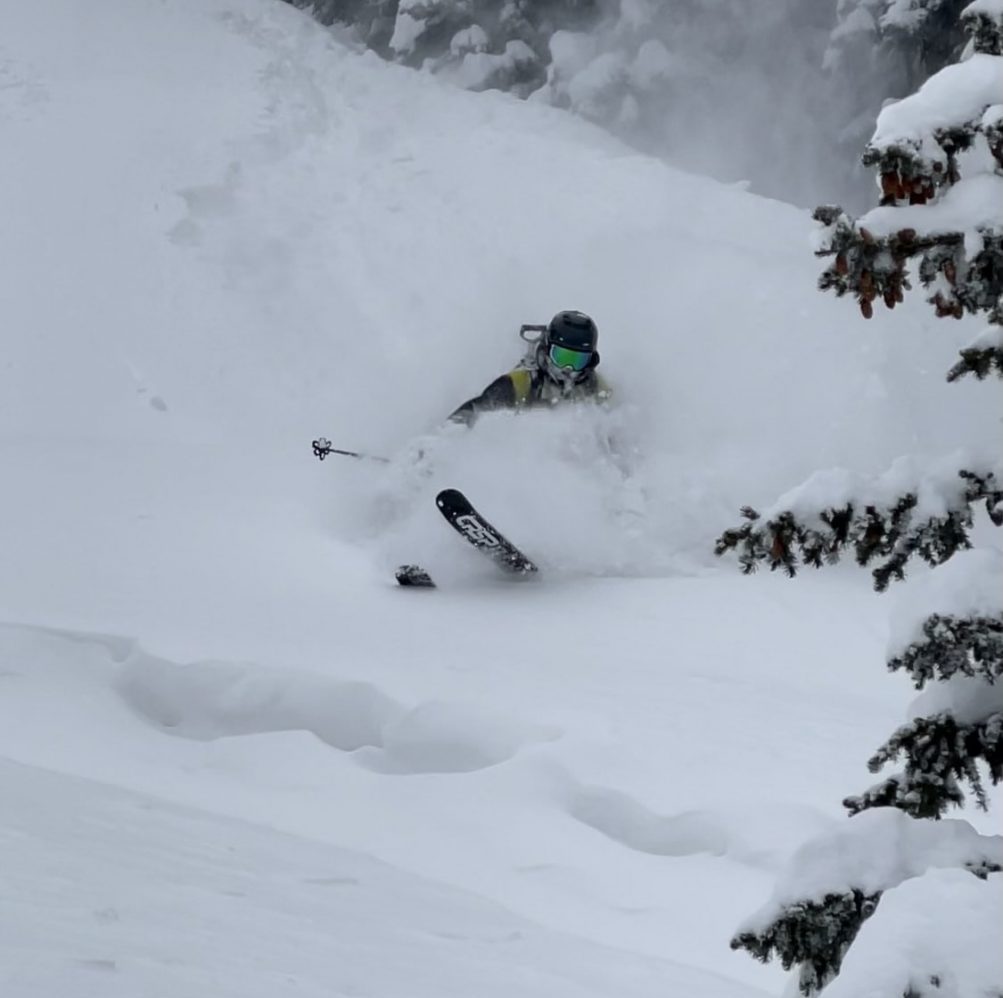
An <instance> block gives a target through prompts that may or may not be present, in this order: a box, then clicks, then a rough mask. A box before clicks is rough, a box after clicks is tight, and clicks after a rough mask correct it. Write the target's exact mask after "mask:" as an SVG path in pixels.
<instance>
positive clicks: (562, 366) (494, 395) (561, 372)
mask: <svg viewBox="0 0 1003 998" xmlns="http://www.w3.org/2000/svg"><path fill="white" fill-rule="evenodd" d="M527 332H536V333H539V334H540V335H539V339H536V340H528V342H530V343H531V344H532V346H531V349H530V352H529V354H528V355H527V356H526V357H525V358H524V359H523V361H522V362H521V363H520V364H519V366H518V367H516V368H515V369H514V370H512V371H509V372H508V374H503V375H501V377H499V378H495V380H494V381H492V382H491V384H490V385H488V386H487V388H485V389H484V391H483V392H481V394H480V395H478V396H476V397H475V398H472V399H470V400H469V401H468V402H464V403H463V405H461V406H460V407H459V408H458V409H457V410H456V411H455V412H453V413H452V415H450V417H449V419H450V420H451V421H452V422H456V423H464V424H465V425H467V426H470V425H472V424H473V423H474V421H475V420H476V419H477V417H478V416H479V415H480V414H481V413H482V412H489V411H491V410H492V409H522V408H529V407H540V406H548V405H557V404H559V403H561V402H577V401H584V400H590V401H594V402H605V401H606V400H607V399H608V398H609V397H610V395H611V390H610V387H609V385H608V384H607V383H606V382H605V381H604V380H603V378H602V377H601V376H600V375H599V374H598V373H597V372H596V367H597V366H598V365H599V352H598V351H597V350H596V344H597V343H598V340H599V330H598V328H597V327H596V324H595V322H593V321H592V319H591V318H589V316H587V315H586V314H585V313H584V312H574V311H567V312H558V313H557V315H555V316H554V318H553V319H551V320H550V322H549V323H548V324H547V325H546V326H532V325H527V326H523V327H522V329H521V330H520V335H521V336H522V337H523V339H527V337H526V333H527Z"/></svg>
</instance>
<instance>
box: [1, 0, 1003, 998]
mask: <svg viewBox="0 0 1003 998" xmlns="http://www.w3.org/2000/svg"><path fill="white" fill-rule="evenodd" d="M6 22H8V23H5V33H4V36H3V38H2V40H0V80H2V81H3V83H4V85H3V86H2V87H0V132H2V134H3V141H4V146H5V148H8V149H14V150H16V155H15V156H13V157H11V156H7V157H3V158H0V191H2V192H3V196H4V197H3V200H4V219H5V222H4V227H3V230H2V232H0V299H2V300H3V302H4V319H5V322H4V327H5V335H4V343H5V351H4V360H3V364H2V365H0V467H2V468H3V483H2V484H3V488H2V491H0V550H3V552H4V567H5V569H6V570H5V571H4V572H3V573H0V620H2V621H3V625H2V627H0V649H2V651H0V690H2V692H3V696H2V697H0V760H2V769H0V780H2V783H3V788H4V801H5V804H4V809H3V814H2V818H0V834H2V835H3V837H4V841H5V843H6V844H5V850H4V854H5V855H6V856H7V857H8V858H9V860H10V862H9V865H8V867H7V869H6V871H5V872H4V873H3V874H2V875H0V884H2V887H3V889H4V894H5V897H6V899H7V900H8V901H12V902H13V904H5V905H4V907H3V913H2V916H0V917H3V919H4V923H3V932H2V934H0V939H2V943H0V945H2V947H3V949H2V950H0V985H2V987H0V992H2V993H3V994H4V996H5V998H6V996H8V995H9V996H12V998H21V996H31V998H50V996H56V995H59V996H62V995H65V994H70V993H72V994H75V995H85V994H100V995H102V996H105V995H112V994H123V995H124V994H130V995H131V994H137V993H143V994H170V995H172V996H179V995H203V994H207V993H212V994H219V995H223V994H229V993H232V994H240V995H244V996H250V998H254V996H257V995H262V996H264V995H268V996H269V998H271V996H273V995H275V994H280V993H283V991H284V990H285V991H289V992H290V993H294V992H295V993H301V994H302V993H306V994H311V993H317V994H332V993H344V994H374V995H396V994H406V995H409V996H413V995H418V994H425V993H427V994H451V993H457V994H458V993H461V992H462V993H464V994H478V995H485V996H488V995H491V994H494V993H498V994H515V993H518V994H527V995H533V994H541V995H542V994H544V993H546V994H547V995H549V996H553V998H563V996H565V995H578V994H581V995H587V994H592V993H603V994H609V993H612V992H614V991H615V992H616V993H617V994H621V995H638V996H640V995H646V994H649V993H651V994H654V993H656V991H657V993H659V994H663V993H666V991H668V992H669V993H675V992H678V993H685V994H690V995H700V996H703V995H707V996H716V995H722V996H723V995H728V996H745V995H752V994H756V993H761V992H762V991H763V990H768V989H774V990H775V989H776V986H777V983H778V981H779V980H780V979H781V974H780V973H779V971H778V970H777V969H776V968H773V967H760V966H758V965H756V964H754V963H752V962H751V961H749V960H748V959H747V958H745V957H743V956H740V955H737V954H733V953H731V952H730V951H729V950H728V948H727V941H728V938H729V936H730V934H731V932H732V931H733V930H734V928H735V927H736V926H737V924H738V923H739V921H740V920H741V919H742V918H743V917H745V916H746V915H747V914H748V913H749V912H750V911H752V910H754V909H755V908H756V907H757V906H758V905H759V904H760V903H761V901H762V899H763V898H764V897H765V896H766V895H767V894H768V891H769V886H770V884H771V883H772V880H773V876H774V874H775V872H776V870H777V869H778V868H779V866H780V865H782V862H783V860H784V858H785V857H786V856H787V855H789V854H790V853H791V852H792V851H793V850H794V849H795V848H796V847H797V846H798V845H799V844H800V842H801V841H803V840H804V839H805V838H807V837H808V836H809V835H811V834H813V833H814V832H816V831H817V830H819V829H820V828H825V827H828V826H829V825H831V824H832V823H834V822H838V821H839V820H841V817H840V809H839V805H838V802H839V800H840V799H841V797H842V796H843V795H845V794H846V793H847V792H850V791H852V790H856V789H859V788H862V787H863V786H864V785H866V783H867V782H868V781H869V777H868V774H867V773H866V772H865V770H864V767H863V763H864V760H865V759H866V757H867V755H868V754H869V752H870V750H871V749H872V748H873V747H874V746H876V745H877V744H878V743H879V742H880V741H881V740H882V739H883V738H884V737H885V735H886V734H887V733H888V731H889V729H890V727H891V726H892V725H894V724H895V723H897V722H898V720H899V719H900V716H901V712H902V709H903V706H904V702H905V700H906V698H907V697H906V693H905V691H904V690H903V689H902V688H901V687H900V684H898V683H896V682H895V681H894V680H892V679H886V677H885V676H884V674H883V670H882V669H881V657H882V651H883V647H884V643H885V612H886V608H885V606H884V604H882V603H881V601H880V599H879V598H878V597H875V596H874V595H873V594H872V593H871V592H870V590H869V585H868V580H867V578H866V577H861V576H859V575H857V574H855V573H852V572H846V573H833V574H830V575H828V576H824V577H823V576H819V577H817V578H806V579H804V581H802V582H800V583H798V584H797V585H789V584H787V583H785V582H784V580H781V579H777V578H772V577H766V578H760V579H753V580H747V579H742V578H740V577H739V576H738V575H737V573H735V572H734V570H733V568H732V566H720V565H715V564H713V563H712V559H711V558H710V556H709V554H708V552H709V544H710V541H711V539H712V538H713V536H714V535H715V534H716V533H718V532H719V531H720V529H722V528H723V527H724V526H727V525H730V524H731V523H732V522H733V520H734V518H735V510H736V508H737V506H738V505H739V504H740V503H742V502H761V501H764V500H768V499H769V498H772V497H773V496H774V495H775V494H777V493H778V492H780V491H781V490H782V489H783V488H786V487H788V486H790V485H792V484H794V483H796V482H797V481H799V480H800V479H801V478H803V477H804V476H805V475H807V474H808V473H809V472H810V471H812V470H814V469H815V468H816V467H819V466H825V465H829V464H837V463H846V464H853V465H854V466H856V467H859V468H861V469H862V470H868V469H879V468H881V467H883V466H885V465H886V464H887V463H888V462H889V461H890V460H891V459H892V458H893V457H895V456H897V455H899V454H901V453H904V452H910V451H938V450H941V449H951V448H953V447H955V446H956V445H957V444H958V443H959V441H960V440H961V439H962V435H963V433H969V429H968V428H969V427H970V426H986V427H991V422H990V420H988V419H985V418H982V417H984V415H985V414H986V413H987V412H988V411H989V410H990V406H991V405H992V404H993V400H992V399H991V396H990V395H989V393H988V390H986V391H981V390H980V389H977V388H970V389H969V388H966V389H958V388H948V387H946V386H944V385H943V384H942V372H943V370H944V369H946V367H947V366H948V365H949V363H950V362H951V360H952V356H953V352H954V349H955V344H956V343H963V342H965V340H966V339H967V338H968V337H969V332H968V331H967V330H966V328H964V326H965V324H959V327H958V328H957V329H956V328H955V327H953V326H952V327H948V328H946V329H945V328H943V326H944V324H941V325H939V326H938V325H935V320H932V319H930V318H929V317H928V316H927V315H926V310H925V309H923V308H922V307H921V306H920V305H919V304H918V303H917V304H916V306H915V307H914V308H912V309H910V308H906V309H902V310H898V309H897V310H896V312H895V313H894V314H892V315H891V316H889V317H887V318H886V319H883V320H882V324H881V327H880V330H879V329H878V327H877V325H876V324H875V325H874V326H872V327H867V326H864V325H863V324H860V323H857V322H855V321H854V320H853V319H852V316H851V315H850V314H849V312H848V311H847V310H846V309H845V307H844V306H843V305H841V304H840V303H836V302H832V301H829V300H826V299H824V298H822V296H820V295H818V294H817V292H815V290H814V275H815V270H816V263H815V261H813V259H812V257H811V256H810V253H809V252H808V250H807V246H808V235H809V228H810V226H809V223H808V222H807V219H806V218H805V216H804V215H803V214H801V213H798V212H796V211H794V210H793V209H790V208H788V207H786V206H783V205H780V204H777V203H772V202H768V201H764V200H761V199H756V198H753V197H750V196H748V195H747V194H744V193H743V192H741V191H738V190H730V189H726V188H722V187H720V186H719V185H716V184H714V183H712V182H710V181H707V180H703V179H701V178H697V177H691V176H687V175H684V174H681V173H677V172H673V171H671V170H669V169H668V168H666V167H665V166H663V165H660V164H658V163H655V162H653V161H650V160H647V159H645V158H643V157H640V156H637V155H636V154H633V153H631V152H630V151H629V150H626V149H625V148H624V147H622V146H620V145H618V144H616V143H615V142H613V141H612V140H611V139H609V138H608V137H605V136H604V135H603V134H602V133H600V132H599V131H597V130H594V129H592V128H590V127H589V126H587V125H585V124H583V123H582V122H577V121H575V120H574V119H572V118H570V117H567V116H565V115H563V114H561V113H560V112H557V111H554V110H551V109H546V108H541V107H536V106H528V105H526V104H523V103H519V102H517V101H515V100H511V99H508V98H505V97H503V96H500V95H497V94H478V95H475V94H469V93H465V92H461V91H457V90H453V89H450V88H449V87H448V86H446V85H444V84H443V83H442V82H441V81H438V80H435V79H430V78H425V77H422V76H419V75H416V74H411V73H408V72H406V71H403V70H399V69H396V68H394V67H390V66H387V65H384V64H382V63H381V62H379V61H378V60H377V59H376V58H375V57H373V56H370V55H363V54H358V53H355V52H352V51H349V50H348V49H346V48H344V47H343V46H341V45H340V44H339V43H338V42H337V41H336V40H335V39H334V38H332V37H331V36H330V35H329V34H327V33H325V32H324V31H323V30H321V29H320V28H319V27H317V26H316V25H315V24H313V23H312V22H311V21H310V20H308V19H307V18H305V17H304V16H302V15H300V14H298V13H297V12H295V11H293V10H291V9H290V8H288V7H287V6H285V5H284V4H281V3H277V2H274V3H273V2H266V0H175V2H173V3H171V4H135V3H128V2H126V0H107V2H105V3H102V4H99V5H97V6H92V7H90V8H88V10H87V12H86V16H85V15H84V13H83V12H81V11H80V10H79V9H78V5H77V4H74V3H73V2H71V0H51V2H49V3H46V4H32V5H23V6H22V7H21V9H19V10H18V12H17V14H16V16H14V17H13V18H7V19H6ZM564 307H578V308H584V309H586V310H588V311H590V312H592V313H593V314H594V315H595V316H596V318H597V320H598V321H599V324H600V328H601V330H602V333H601V348H602V352H603V370H604V371H608V373H609V377H610V378H611V379H612V381H613V382H614V384H615V386H616V389H617V396H618V399H619V400H620V405H619V407H618V408H617V409H616V410H615V411H613V412H611V413H610V414H609V415H606V416H604V415H596V414H594V413H582V412H567V413H547V414H534V415H530V416H520V417H518V418H512V417H509V416H506V415H498V416H494V417H491V418H485V419H484V420H482V421H481V422H480V423H479V424H478V425H477V427H476V428H475V429H474V430H473V431H472V432H469V433H466V432H462V431H458V430H455V429H447V430H441V429H438V427H439V425H440V423H441V420H442V418H443V417H444V416H445V414H446V413H448V412H449V411H450V410H451V409H452V408H453V407H454V406H455V405H456V404H458V403H459V402H460V401H462V400H463V399H464V398H466V397H468V396H469V395H472V394H474V393H475V392H476V391H478V390H479V389H480V388H481V387H482V386H483V384H485V383H486V382H487V381H489V380H490V379H491V378H493V377H494V376H495V375H496V374H497V373H499V372H500V371H502V370H504V369H506V368H507V367H508V366H509V365H510V364H511V363H512V362H513V361H514V360H515V359H516V358H517V357H518V355H519V343H518V340H517V339H516V337H515V330H516V329H517V327H518V324H519V323H520V322H522V321H534V320H535V321H542V320H545V319H546V318H547V317H549V315H550V314H551V313H552V312H554V311H556V310H557V309H559V308H564ZM906 347H908V350H909V354H910V357H911V358H912V360H913V362H912V363H911V364H910V365H908V366H905V367H903V366H902V365H900V364H898V363H896V354H897V353H898V352H900V351H901V350H903V349H904V348H906ZM322 433H323V434H325V435H327V436H329V437H331V438H332V439H333V440H334V442H335V443H336V444H337V445H341V446H348V447H356V448H360V449H363V450H372V451H375V452H377V453H380V452H382V453H388V454H391V455H394V457H395V460H394V462H393V463H392V464H391V465H390V466H389V467H383V466H374V465H366V464H360V463H354V462H343V463H338V461H337V460H336V459H331V461H329V462H327V463H325V464H324V465H319V464H317V463H316V462H314V461H313V459H312V458H311V457H310V453H309V448H308V444H309V441H310V439H311V438H312V437H314V436H317V435H319V434H322ZM963 439H964V442H966V443H972V441H971V439H970V436H965V437H964V438H963ZM975 443H976V444H977V443H979V442H978V441H975ZM983 443H988V436H987V440H986V441H983ZM419 450H420V451H421V452H422V453H423V456H422V457H421V458H420V459H418V457H417V455H418V452H419ZM444 485H459V486H461V487H463V488H464V489H465V490H467V491H468V492H469V494H470V495H471V496H472V497H473V498H474V499H475V501H477V502H478V503H479V505H481V506H482V508H483V509H484V512H485V513H486V514H487V515H488V516H489V517H490V518H492V519H494V520H495V521H497V523H498V524H499V526H503V527H504V529H505V530H506V531H507V532H508V533H509V534H511V535H512V536H513V537H515V538H517V539H518V540H519V541H520V542H522V543H523V545H524V546H525V547H526V548H527V550H529V551H531V552H532V553H533V554H534V556H535V557H536V558H537V559H538V560H539V561H540V563H541V565H542V566H543V568H544V572H543V575H542V577H541V578H540V579H538V580H534V581H533V582H532V583H530V584H527V585H511V584H508V583H506V582H505V580H501V579H498V578H497V577H495V576H494V575H493V574H492V572H491V571H490V567H489V566H485V565H484V564H482V563H481V562H480V561H479V560H478V557H477V556H476V554H475V553H473V552H470V551H467V550H466V549H465V548H464V547H463V546H462V545H461V544H460V543H459V541H457V539H456V538H454V537H453V536H452V535H451V534H450V533H449V531H448V530H447V528H446V527H444V526H443V525H442V524H441V523H440V522H438V518H437V516H436V515H435V513H434V510H433V508H432V505H431V496H432V495H433V494H434V492H435V491H436V489H438V488H441V487H443V486H444ZM404 560H407V561H411V560H420V561H422V562H423V563H427V564H429V566H430V567H431V568H432V569H433V572H434V574H435V575H436V576H437V578H440V579H442V580H443V582H444V583H445V585H444V587H443V588H442V589H441V590H439V591H438V592H435V593H416V592H404V591H399V590H397V589H396V588H395V587H394V586H393V585H392V584H391V583H390V582H389V575H388V572H387V569H388V568H389V567H390V566H392V565H393V564H395V563H396V562H398V561H404ZM848 619H851V620H852V621H853V626H852V628H851V627H847V626H846V623H845V622H846V621H847V620H848ZM343 881H344V882H343ZM343 888H345V889H343ZM347 888H351V889H347ZM158 989H159V990H158Z"/></svg>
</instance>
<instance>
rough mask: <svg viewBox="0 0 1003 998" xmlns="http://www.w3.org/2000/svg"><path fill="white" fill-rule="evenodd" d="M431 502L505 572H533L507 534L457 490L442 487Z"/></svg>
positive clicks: (455, 527)
mask: <svg viewBox="0 0 1003 998" xmlns="http://www.w3.org/2000/svg"><path fill="white" fill-rule="evenodd" d="M435 504H436V505H437V506H438V507H439V512H440V513H442V515H443V516H444V517H445V518H446V520H447V522H448V523H449V525H450V526H451V527H452V528H453V529H454V530H455V531H456V532H457V533H459V534H461V535H462V536H463V537H464V538H466V539H467V540H468V541H469V542H470V543H471V544H473V546H474V547H475V548H477V549H478V550H479V551H483V552H484V553H485V554H486V555H488V557H489V558H491V560H492V561H494V562H495V564H497V565H499V566H500V567H501V568H503V569H504V570H505V571H506V572H511V573H512V574H513V575H529V574H530V573H533V572H536V571H537V568H536V565H534V564H533V562H531V561H530V560H529V558H527V557H526V556H525V555H524V554H523V553H522V552H521V551H520V550H519V549H518V548H517V547H516V546H515V545H514V544H513V543H512V542H511V541H510V540H508V538H507V537H505V536H504V535H503V534H501V533H500V532H499V531H497V530H496V529H495V528H494V527H492V526H491V524H490V523H488V521H487V520H485V519H484V517H483V516H481V515H480V513H478V512H477V510H476V509H474V507H473V506H472V505H471V504H470V500H469V499H467V497H466V496H465V495H464V494H463V493H462V492H460V491H459V490H458V489H443V490H442V491H441V492H440V493H439V494H438V495H437V496H436V497H435Z"/></svg>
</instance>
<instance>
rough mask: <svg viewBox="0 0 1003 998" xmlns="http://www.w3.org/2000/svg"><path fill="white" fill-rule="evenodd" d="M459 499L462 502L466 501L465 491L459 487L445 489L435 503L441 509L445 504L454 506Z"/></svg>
mask: <svg viewBox="0 0 1003 998" xmlns="http://www.w3.org/2000/svg"><path fill="white" fill-rule="evenodd" d="M457 500H459V501H460V502H465V501H466V500H464V498H463V493H462V492H461V491H460V490H459V489H443V490H442V491H441V492H440V493H439V494H438V495H437V496H436V497H435V504H436V506H438V507H439V508H440V509H441V508H442V507H443V506H452V505H455V503H456V502H457Z"/></svg>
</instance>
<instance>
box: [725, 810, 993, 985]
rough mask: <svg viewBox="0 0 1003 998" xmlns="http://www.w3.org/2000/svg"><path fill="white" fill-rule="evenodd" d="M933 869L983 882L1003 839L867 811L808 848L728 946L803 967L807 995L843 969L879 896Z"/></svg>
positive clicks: (964, 826)
mask: <svg viewBox="0 0 1003 998" xmlns="http://www.w3.org/2000/svg"><path fill="white" fill-rule="evenodd" d="M931 869H956V870H965V871H968V872H969V873H971V874H974V875H975V876H976V877H980V878H984V877H986V876H988V875H989V874H990V873H994V872H998V871H999V870H1001V869H1003V836H998V835H997V836H983V835H979V834H978V832H976V831H975V829H974V828H973V827H972V826H971V825H970V824H969V823H968V822H966V821H957V820H952V821H941V822H936V823H935V822H926V821H915V820H913V819H912V818H910V817H908V816H907V815H906V814H904V813H903V812H901V811H899V810H897V809H895V808H881V809H879V810H873V811H869V812H866V813H864V814H861V815H859V816H858V817H856V818H854V819H853V820H852V821H850V822H847V823H846V824H841V825H839V826H838V827H837V828H836V829H834V830H833V831H831V832H829V833H827V834H825V835H821V836H819V837H817V838H815V839H813V840H811V841H810V842H808V843H806V844H805V845H804V846H802V847H801V849H799V850H798V852H797V853H796V854H795V855H794V857H793V859H792V860H791V862H790V864H789V865H788V867H787V869H786V870H785V872H784V874H783V875H782V877H781V879H780V880H779V882H778V883H777V885H776V887H775V888H774V891H773V895H772V897H771V898H770V900H769V901H768V902H767V903H766V904H765V905H764V906H763V907H762V908H760V910H759V911H757V912H756V913H755V914H754V915H752V916H751V917H750V918H749V919H748V920H747V921H746V922H745V923H743V925H741V926H740V927H739V929H738V931H737V932H736V934H735V936H734V938H733V939H732V941H731V946H732V948H733V949H739V948H741V949H746V950H748V951H749V952H751V953H752V954H753V955H754V956H756V957H757V958H758V959H760V960H768V959H770V958H771V957H772V956H774V955H776V956H777V957H778V958H779V959H780V961H781V963H782V964H783V966H784V967H785V968H786V969H790V968H791V967H793V966H795V965H800V977H799V986H800V989H801V992H802V994H805V995H810V994H813V993H814V992H816V991H817V990H819V989H820V988H821V987H823V986H825V984H826V983H827V982H828V981H830V980H831V979H832V978H833V977H834V976H835V975H836V974H837V973H838V972H839V969H840V965H841V963H842V960H843V957H844V954H845V953H846V951H847V949H848V948H849V946H850V944H851V943H852V942H853V941H854V939H855V938H856V936H857V933H858V932H859V931H860V929H861V926H862V925H863V923H864V922H865V921H866V920H867V919H868V918H870V917H871V916H872V915H873V914H874V913H875V910H876V909H877V907H878V903H879V901H880V900H881V897H882V895H883V894H884V892H886V891H889V890H892V889H893V888H895V887H898V886H899V885H900V884H902V883H904V882H905V881H907V880H911V879H913V878H917V877H922V876H923V875H924V874H925V873H926V872H927V871H928V870H931Z"/></svg>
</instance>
